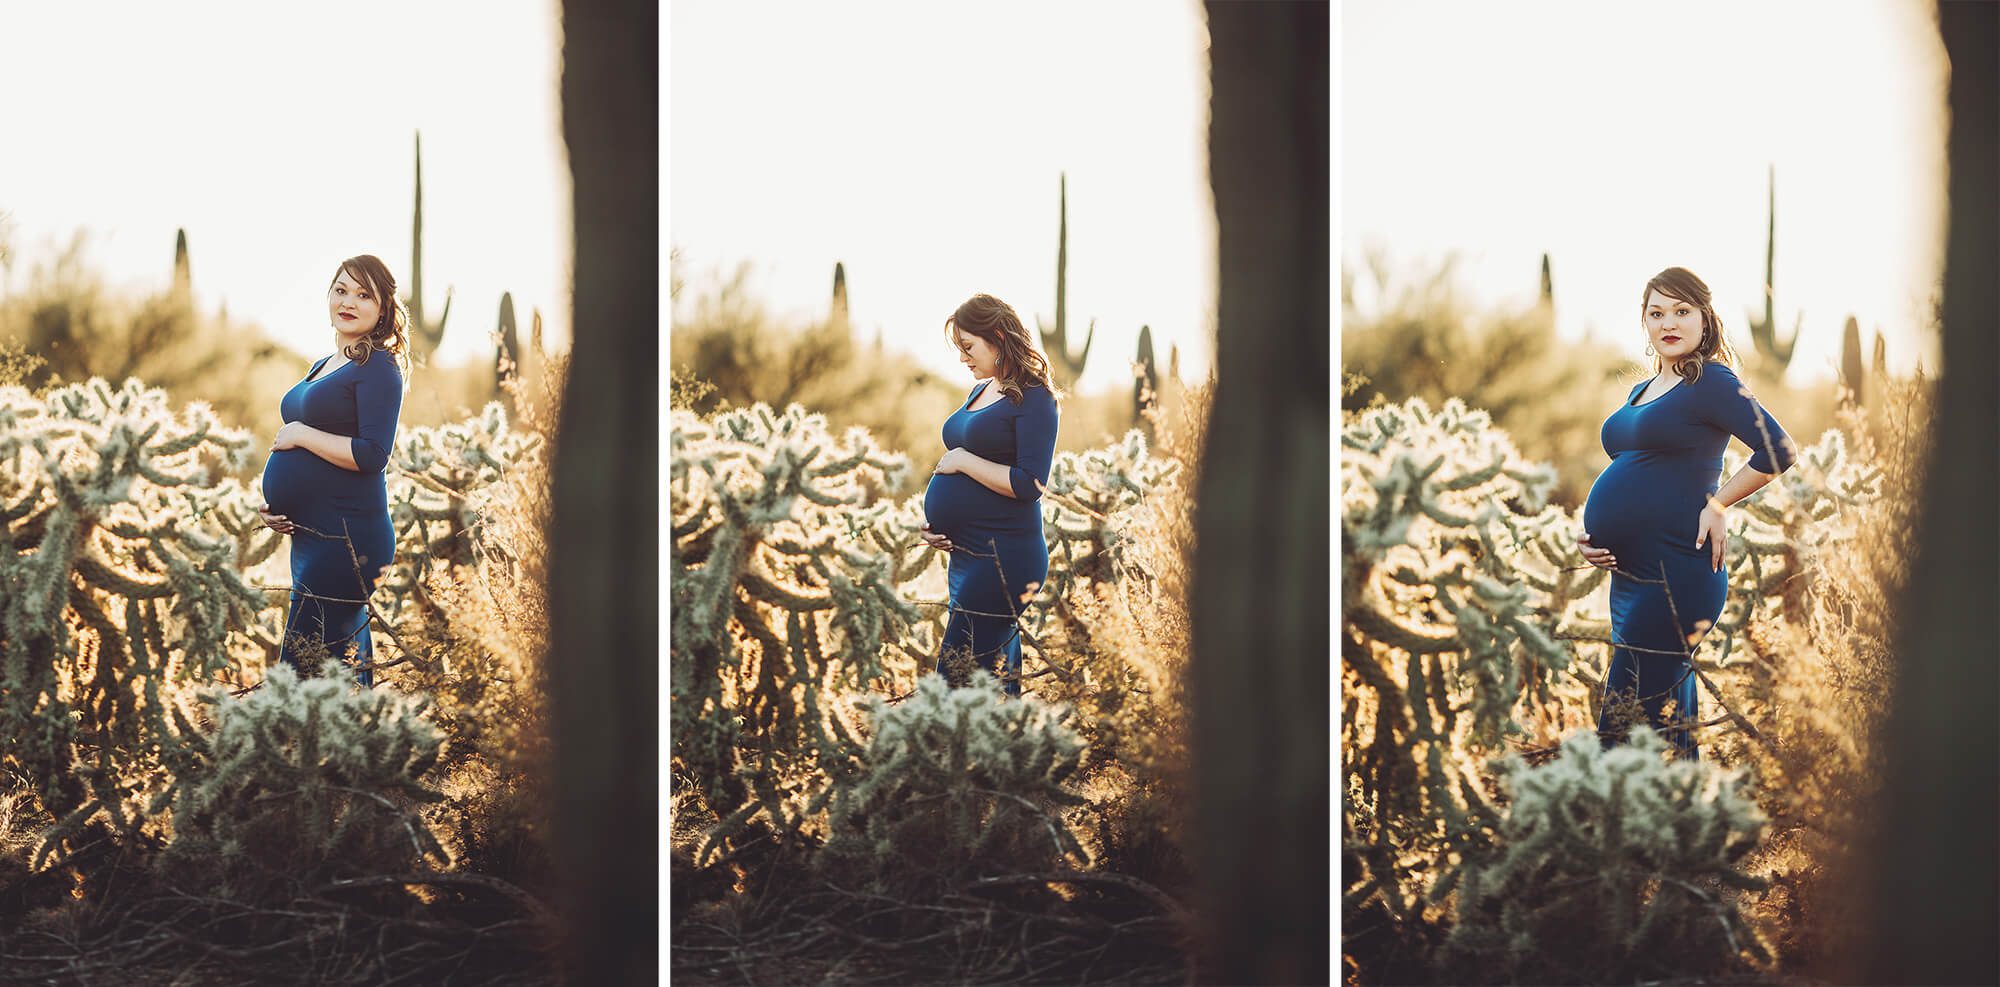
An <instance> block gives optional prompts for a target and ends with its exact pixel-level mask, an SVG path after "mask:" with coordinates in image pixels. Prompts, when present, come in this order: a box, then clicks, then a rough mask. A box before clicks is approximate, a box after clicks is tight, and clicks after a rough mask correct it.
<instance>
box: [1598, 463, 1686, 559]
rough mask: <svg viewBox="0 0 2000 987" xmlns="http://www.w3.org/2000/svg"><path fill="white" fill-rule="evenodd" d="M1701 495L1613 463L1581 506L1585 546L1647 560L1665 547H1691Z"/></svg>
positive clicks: (1656, 473)
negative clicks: (1587, 541)
mask: <svg viewBox="0 0 2000 987" xmlns="http://www.w3.org/2000/svg"><path fill="white" fill-rule="evenodd" d="M1702 502H1703V492H1702V491H1700V490H1690V489H1686V488H1685V484H1682V483H1676V482H1674V478H1673V477H1672V476H1669V475H1666V471H1663V470H1658V469H1652V470H1648V469H1645V468H1643V467H1642V466H1641V465H1640V464H1636V463H1635V464H1632V465H1629V466H1628V465H1626V464H1625V463H1623V462H1621V461H1618V460H1613V461H1612V463H1611V465H1610V466H1609V467H1606V468H1605V470H1604V472H1603V473H1600V474H1598V477H1597V482H1596V483H1593V484H1591V487H1590V496H1589V499H1587V500H1585V501H1584V504H1583V530H1584V531H1586V532H1589V534H1590V543H1591V544H1592V545H1595V546H1597V547H1598V548H1604V549H1609V550H1610V551H1611V553H1612V554H1613V555H1617V556H1620V561H1621V562H1623V561H1625V557H1628V556H1629V557H1631V558H1632V559H1635V560H1636V559H1638V558H1642V557H1644V558H1651V557H1654V556H1656V555H1658V554H1659V551H1660V550H1661V549H1662V548H1664V547H1665V546H1668V545H1672V544H1675V543H1676V542H1679V541H1685V542H1687V543H1688V544H1689V545H1690V546H1692V544H1693V539H1694V536H1695V533H1696V528H1697V525H1698V524H1699V522H1700V519H1701V507H1702Z"/></svg>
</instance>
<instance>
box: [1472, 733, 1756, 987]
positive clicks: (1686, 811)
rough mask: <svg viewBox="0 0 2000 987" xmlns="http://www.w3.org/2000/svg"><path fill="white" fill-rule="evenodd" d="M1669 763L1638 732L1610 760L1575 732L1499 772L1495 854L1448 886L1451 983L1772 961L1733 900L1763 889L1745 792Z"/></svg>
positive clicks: (1618, 977) (1736, 779) (1654, 973)
mask: <svg viewBox="0 0 2000 987" xmlns="http://www.w3.org/2000/svg"><path fill="white" fill-rule="evenodd" d="M1666 750H1667V745H1666V742H1665V741H1663V740H1661V739H1659V737H1657V736H1655V735H1654V733H1653V731H1652V730H1651V729H1650V728H1648V727H1644V726H1641V727H1638V728H1636V729H1634V730H1633V735H1632V740H1631V743H1630V744H1628V745H1620V746H1617V747H1614V748H1612V749H1611V750H1608V751H1607V750H1603V749H1602V747H1601V745H1600V742H1599V740H1598V738H1597V735H1596V733H1595V731H1579V732H1577V733H1575V734H1572V735H1571V736H1570V737H1569V739H1568V740H1566V741H1564V742H1563V745H1562V754H1561V756H1559V757H1557V758H1556V759H1555V760H1554V761H1551V762H1549V763H1547V764H1544V765H1542V766H1540V767H1528V766H1527V763H1526V762H1525V761H1523V760H1522V759H1521V758H1520V757H1519V756H1510V757H1509V758H1508V759H1507V760H1506V761H1504V762H1503V763H1501V764H1500V765H1498V769H1499V775H1500V778H1501V779H1502V783H1503V785H1504V786H1505V789H1506V794H1507V796H1508V799H1509V801H1508V804H1507V807H1506V811H1505V814H1504V816H1503V818H1502V819H1501V822H1500V825H1499V828H1498V833H1497V836H1496V840H1495V843H1494V845H1493V847H1491V848H1490V850H1489V851H1487V852H1485V853H1483V854H1482V855H1481V856H1480V859H1479V860H1478V861H1477V862H1475V863H1473V864H1471V865H1469V866H1467V867H1466V868H1465V869H1464V871H1463V876H1462V877H1461V878H1460V879H1459V880H1458V882H1457V885H1458V909H1457V922H1456V924H1455V926H1454V927H1453V928H1452V931H1451V935H1450V937H1449V939H1448V940H1447V941H1446V954H1447V957H1448V959H1447V962H1448V964H1449V965H1450V966H1451V967H1452V968H1453V969H1454V970H1455V971H1456V972H1458V973H1460V974H1462V975H1463V977H1464V978H1465V979H1462V980H1459V981H1457V982H1461V983H1470V982H1480V983H1540V984H1546V983H1582V984H1602V983H1630V982H1633V981H1635V980H1639V979H1647V978H1658V977H1665V976H1687V975H1689V974H1694V973H1720V972H1726V971H1730V970H1732V969H1733V968H1735V967H1737V966H1738V965H1739V964H1740V963H1741V962H1743V961H1744V960H1746V959H1752V958H1754V959H1769V954H1768V951H1767V950H1766V948H1765V946H1764V944H1763V943H1762V942H1761V941H1759V939H1758V938H1757V936H1756V934H1755V932H1754V930H1753V929H1752V928H1751V927H1750V926H1749V924H1748V923H1747V922H1746V921H1745V919H1744V917H1743V916H1742V915H1741V914H1740V913H1739V912H1738V910H1737V908H1736V905H1735V904H1734V902H1733V896H1732V895H1731V891H1733V890H1743V889H1753V890H1754V889H1758V888H1761V887H1763V882H1762V881H1760V880H1759V879H1757V878H1755V877H1752V876H1750V875H1749V874H1746V873H1744V871H1743V870H1742V869H1741V864H1742V862H1743V859H1744V857H1745V855H1747V854H1748V853H1749V852H1750V851H1751V850H1752V849H1754V848H1755V847H1756V845H1757V841H1758V838H1759V836H1760V835H1761V834H1762V831H1763V825H1764V816H1763V814H1762V813H1761V812H1760V811H1759V810H1758V809H1757V806H1756V805H1755V803H1754V802H1753V801H1751V799H1750V798H1749V797H1748V793H1747V792H1746V791H1745V787H1746V783H1747V780H1746V778H1745V776H1744V775H1743V774H1742V773H1741V772H1733V771H1726V770H1724V769H1722V768H1719V767H1717V766H1716V765H1714V764H1712V763H1709V762H1704V761H1688V760H1674V761H1672V762H1671V763H1668V762H1666V761H1664V760H1663V757H1662V755H1663V754H1664V753H1665V752H1666ZM1449 890H1450V885H1441V886H1440V887H1439V888H1438V889H1437V892H1436V893H1439V894H1442V893H1445V892H1447V891H1449Z"/></svg>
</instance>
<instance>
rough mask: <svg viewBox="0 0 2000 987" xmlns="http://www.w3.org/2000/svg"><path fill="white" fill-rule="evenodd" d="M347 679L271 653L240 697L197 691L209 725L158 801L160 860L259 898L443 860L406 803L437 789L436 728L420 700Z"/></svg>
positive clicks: (230, 892) (239, 895)
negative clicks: (168, 834)
mask: <svg viewBox="0 0 2000 987" xmlns="http://www.w3.org/2000/svg"><path fill="white" fill-rule="evenodd" d="M349 679H350V676H349V674H348V673H347V672H346V670H345V669H343V668H342V667H341V666H340V665H339V663H337V662H328V663H326V665H325V666H323V667H322V669H321V677H315V678H308V679H300V678H298V677H297V676H296V675H295V674H294V673H293V671H292V669H291V668H290V667H289V666H286V665H276V666H273V667H272V668H271V669H270V671H269V672H268V673H267V674H266V675H265V677H264V684H263V686H262V687H260V688H258V689H257V690H255V691H253V692H251V693H250V694H249V695H247V696H245V697H243V698H242V699H233V698H230V696H229V694H228V693H227V692H225V691H223V690H221V689H211V690H208V691H207V692H206V693H205V694H204V696H203V699H204V700H205V701H206V702H207V703H208V704H209V706H210V708H211V712H212V717H213V722H214V725H213V727H212V728H210V729H208V730H205V731H202V732H201V733H200V734H199V735H198V736H197V737H196V738H195V740H196V747H197V754H196V756H195V757H194V758H192V759H191V760H190V762H189V763H188V764H187V765H186V766H185V767H184V768H183V769H182V770H181V771H180V772H179V776H178V778H177V779H176V784H175V786H174V787H173V788H172V789H171V790H170V791H169V792H167V793H163V794H162V795H161V796H160V797H159V799H158V800H157V803H156V806H155V811H158V810H159V809H162V808H166V807H168V806H169V805H170V806H171V808H172V812H173V835H174V838H173V842H172V843H170V844H169V845H168V847H167V853H166V855H165V856H164V858H163V860H162V865H163V866H164V867H166V868H168V869H169V870H170V871H198V872H199V873H201V875H202V878H203V880H204V882H209V881H213V882H217V883H218V884H219V886H220V889H221V893H222V894H223V895H224V896H226V897H232V898H235V899H237V900H242V901H251V902H259V901H271V900H285V898H286V897H289V896H290V895H293V894H297V893H300V892H302V891H306V890H309V889H312V888H314V887H316V886H319V885H323V884H325V883H327V882H330V881H335V880H339V879H342V878H351V877H359V876H364V875H369V874H383V873H390V874H393V873H401V872H406V871H409V870H413V869H417V868H418V867H419V866H420V865H422V864H423V863H425V861H426V858H432V859H434V860H435V861H437V862H447V861H446V860H445V857H446V854H445V851H444V848H443V847H442V846H441V845H440V844H439V843H438V841H437V839H436V837H434V836H433V835H432V834H431V832H430V830H429V829H428V828H427V827H426V826H425V825H424V823H423V822H422V821H421V820H420V819H419V818H418V816H417V814H416V812H415V810H414V808H413V806H414V805H415V804H417V803H422V802H434V801H437V800H439V799H440V798H442V797H443V796H442V795H441V794H440V793H439V792H438V791H437V790H436V789H434V788H432V787H431V786H430V784H429V783H428V782H427V781H426V775H427V774H428V773H429V772H430V770H431V768H432V767H433V766H434V765H435V764H436V763H437V760H438V754H439V751H440V748H441V747H442V746H443V743H444V735H443V733H441V732H440V731H439V730H438V729H437V727H436V726H434V725H433V724H432V723H431V722H430V720H429V719H428V718H426V717H425V716H424V703H423V702H421V701H419V700H417V699H415V698H413V697H409V696H403V695H398V694H397V693H395V692H394V691H392V690H389V689H355V688H353V684H352V682H351V681H349Z"/></svg>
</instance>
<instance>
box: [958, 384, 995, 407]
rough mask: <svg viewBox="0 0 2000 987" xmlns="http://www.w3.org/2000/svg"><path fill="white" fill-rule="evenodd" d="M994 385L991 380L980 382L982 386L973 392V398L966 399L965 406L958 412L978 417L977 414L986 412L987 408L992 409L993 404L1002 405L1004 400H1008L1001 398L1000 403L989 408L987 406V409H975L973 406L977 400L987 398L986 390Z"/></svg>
mask: <svg viewBox="0 0 2000 987" xmlns="http://www.w3.org/2000/svg"><path fill="white" fill-rule="evenodd" d="M992 384H993V382H992V381H991V380H985V381H981V382H980V384H979V387H978V388H977V389H976V390H974V391H973V392H972V396H971V397H969V398H966V399H965V404H964V405H962V406H961V407H960V408H959V409H958V410H960V411H963V412H965V413H966V414H968V415H976V414H979V413H980V412H982V411H985V410H986V408H991V407H993V404H999V403H1000V401H1004V400H1006V398H1001V399H1000V400H999V401H994V402H993V404H989V405H987V406H986V407H985V408H975V407H973V406H972V402H974V401H977V400H979V399H980V398H981V397H983V396H985V394H986V389H987V388H988V387H990V386H992Z"/></svg>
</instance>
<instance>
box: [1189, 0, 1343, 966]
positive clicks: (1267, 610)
mask: <svg viewBox="0 0 2000 987" xmlns="http://www.w3.org/2000/svg"><path fill="white" fill-rule="evenodd" d="M1207 11H1208V32H1209V59H1210V80H1211V86H1212V89H1211V92H1212V95H1211V101H1210V123H1209V135H1208V147H1209V175H1210V183H1211V185H1212V187H1213V189H1214V193H1215V213H1216V222H1217V235H1218V239H1219V243H1218V251H1217V253H1218V260H1219V272H1218V274H1219V277H1218V282H1219V287H1218V299H1217V313H1216V314H1217V325H1218V328H1217V338H1216V390H1215V398H1214V407H1213V410H1212V412H1211V416H1210V419H1209V426H1208V428H1209V431H1208V436H1209V439H1208V442H1207V452H1206V454H1205V456H1204V458H1203V461H1202V465H1201V479H1200V490H1199V495H1200V496H1199V505H1200V506H1199V508H1198V514H1197V518H1196V541H1197V546H1198V547H1197V549H1196V551H1197V558H1196V564H1195V567H1194V571H1195V576H1194V587H1193V597H1194V599H1193V612H1194V656H1193V662H1192V670H1191V673H1190V674H1191V683H1190V684H1191V686H1192V689H1191V693H1192V696H1193V706H1194V709H1193V756H1194V770H1195V776H1196V783H1195V792H1196V799H1197V804H1196V806H1195V817H1196V818H1195V826H1194V857H1195V864H1196V866H1197V868H1198V871H1199V875H1200V879H1201V893H1202V901H1201V914H1202V917H1203V918H1202V921H1203V925H1204V930H1203V940H1204V941H1203V943H1202V947H1203V955H1202V961H1201V973H1200V975H1199V977H1198V981H1199V982H1201V983H1228V984H1281V983H1282V984H1325V983H1329V982H1330V979H1329V976H1328V945H1329V944H1328V940H1327V937H1328V934H1329V930H1330V926H1329V919H1330V909H1329V904H1328V890H1329V886H1328V879H1327V869H1328V856H1327V827H1328V822H1329V819H1330V815H1329V811H1328V803H1327V798H1328V794H1329V788H1328V780H1327V768H1328V765H1327V748H1328V737H1329V729H1330V723H1329V719H1328V715H1327V688H1328V683H1329V674H1330V669H1331V661H1332V659H1331V658H1330V656H1329V653H1328V638H1327V620H1328V609H1327V608H1328V603H1327V593H1328V586H1327V576H1326V574H1327V556H1326V552H1327V550H1328V534H1329V530H1330V529H1329V526H1328V525H1329V522H1328V518H1327V511H1328V496H1327V482H1328V462H1329V460H1328V457H1329V456H1330V455H1331V452H1330V450H1329V447H1328V441H1329V439H1330V434H1329V428H1328V415H1329V412H1330V408H1331V404H1330V387H1329V385H1328V383H1327V378H1328V372H1329V371H1328V360H1327V358H1328V353H1329V345H1330V344H1329V340H1328V336H1329V334H1330V325H1329V321H1330V320H1329V316H1328V297H1329V296H1328V288H1329V285H1330V284H1331V282H1330V279H1329V278H1330V275H1329V265H1328V260H1329V257H1328V247H1327V218H1328V215H1327V202H1328V200H1327V194H1328V193H1327V186H1328V168H1327V166H1328V127H1329V125H1330V118H1329V115H1328V107H1327V59H1328V34H1327V12H1328V8H1327V6H1326V5H1325V4H1321V3H1286V2H1233V0H1208V3H1207Z"/></svg>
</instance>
